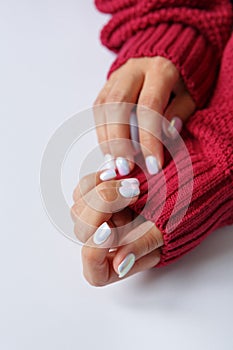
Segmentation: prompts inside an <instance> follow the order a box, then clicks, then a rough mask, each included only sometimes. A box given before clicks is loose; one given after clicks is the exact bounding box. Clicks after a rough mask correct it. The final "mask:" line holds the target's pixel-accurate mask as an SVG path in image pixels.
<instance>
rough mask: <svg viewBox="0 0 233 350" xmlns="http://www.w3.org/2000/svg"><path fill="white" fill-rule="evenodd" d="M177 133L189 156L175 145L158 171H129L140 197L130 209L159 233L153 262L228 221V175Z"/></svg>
mask: <svg viewBox="0 0 233 350" xmlns="http://www.w3.org/2000/svg"><path fill="white" fill-rule="evenodd" d="M183 136H184V140H185V143H186V146H187V149H188V151H189V157H188V158H189V159H188V158H187V154H186V153H185V154H184V152H183V151H182V149H179V147H178V146H177V150H176V155H175V157H174V159H172V160H170V162H169V163H168V164H167V165H166V167H165V168H164V170H163V171H161V172H160V173H159V174H157V175H154V176H148V175H145V174H146V172H143V171H142V170H141V169H139V168H137V169H135V171H134V174H131V176H132V177H137V178H138V180H139V181H140V184H141V185H140V186H141V187H140V190H141V195H140V198H139V200H138V201H137V202H136V203H135V204H134V205H132V206H131V208H132V209H133V210H134V211H135V212H136V213H137V214H140V215H142V216H143V217H144V218H145V219H146V220H150V221H152V222H153V223H154V224H155V225H156V226H157V228H158V229H159V230H160V231H161V233H162V234H163V240H164V245H163V247H162V248H161V260H160V263H159V265H157V266H158V267H160V266H164V265H168V264H170V263H172V262H174V261H175V260H177V259H179V258H180V257H181V256H183V255H184V254H186V253H187V252H189V251H190V250H192V249H193V248H195V247H196V246H197V245H199V244H200V243H201V242H202V241H203V240H204V239H205V238H206V237H207V236H208V235H209V234H210V233H211V232H213V231H215V230H216V229H217V228H219V227H221V226H225V225H231V224H232V223H233V187H232V175H231V174H230V172H227V171H224V169H223V171H220V169H219V168H218V167H216V165H215V164H214V162H213V161H210V160H209V159H207V158H206V157H205V155H204V154H203V153H202V151H201V149H200V145H199V142H198V141H197V140H190V135H189V133H188V131H187V130H185V129H184V130H183ZM190 160H191V162H190ZM177 166H178V167H177ZM178 172H179V176H178Z"/></svg>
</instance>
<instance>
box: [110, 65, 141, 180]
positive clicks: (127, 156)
mask: <svg viewBox="0 0 233 350" xmlns="http://www.w3.org/2000/svg"><path fill="white" fill-rule="evenodd" d="M123 73H124V71H122V74H121V75H120V77H119V78H118V80H117V81H116V82H115V84H114V85H113V86H112V89H111V90H110V92H109V95H108V98H107V102H108V104H107V105H106V109H105V113H106V119H107V137H108V141H109V148H110V153H111V154H112V155H113V156H114V157H115V158H116V166H117V169H118V171H119V173H120V175H123V176H124V175H128V174H129V172H130V171H131V170H132V169H133V166H134V154H135V149H134V148H133V145H132V142H131V139H130V114H131V111H132V108H133V105H132V103H135V102H136V101H137V99H138V94H139V91H140V89H141V86H142V83H143V75H142V74H141V73H140V72H137V73H136V75H135V73H131V71H130V70H127V71H126V72H125V74H123Z"/></svg>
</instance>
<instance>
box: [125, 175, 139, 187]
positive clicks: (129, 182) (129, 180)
mask: <svg viewBox="0 0 233 350" xmlns="http://www.w3.org/2000/svg"><path fill="white" fill-rule="evenodd" d="M130 184H133V185H138V186H139V185H140V182H139V181H138V179H136V178H135V177H132V178H129V179H124V180H122V181H121V186H127V185H130Z"/></svg>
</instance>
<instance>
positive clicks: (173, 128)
mask: <svg viewBox="0 0 233 350" xmlns="http://www.w3.org/2000/svg"><path fill="white" fill-rule="evenodd" d="M182 126H183V122H182V120H181V119H180V118H179V117H173V118H172V119H171V121H170V123H169V126H168V128H167V131H168V133H169V135H170V137H171V138H175V137H176V136H177V132H178V133H180V132H181V129H182Z"/></svg>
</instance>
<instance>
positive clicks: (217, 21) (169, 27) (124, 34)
mask: <svg viewBox="0 0 233 350" xmlns="http://www.w3.org/2000/svg"><path fill="white" fill-rule="evenodd" d="M95 4H96V6H97V8H98V9H99V10H100V11H102V12H105V13H110V14H111V19H110V20H109V22H108V23H107V24H106V25H105V26H104V28H103V29H102V32H101V41H102V43H103V45H105V46H106V47H107V48H109V49H110V50H112V51H114V52H115V53H117V58H116V60H115V61H114V63H113V64H112V66H111V68H110V71H109V73H108V77H109V76H110V75H111V73H112V72H113V71H115V70H116V69H117V68H119V67H120V66H121V65H122V64H124V63H125V62H126V61H127V60H128V59H129V58H133V57H134V58H136V57H145V56H147V57H154V56H163V57H165V58H167V59H169V60H170V61H172V62H173V63H174V64H175V65H176V67H177V68H178V70H179V72H180V74H181V76H182V78H183V80H184V82H185V84H186V86H187V88H188V90H189V92H190V94H191V95H192V97H193V99H194V101H195V102H196V104H197V106H198V107H202V106H203V105H204V104H205V102H206V100H207V98H208V96H209V95H210V93H211V91H212V87H213V84H214V81H215V78H216V74H217V71H218V65H219V62H220V58H221V55H222V52H223V48H224V46H225V44H226V41H227V39H228V38H229V35H230V31H231V26H232V18H233V17H232V7H231V4H230V1H229V0H176V1H174V0H111V1H110V0H95Z"/></svg>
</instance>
